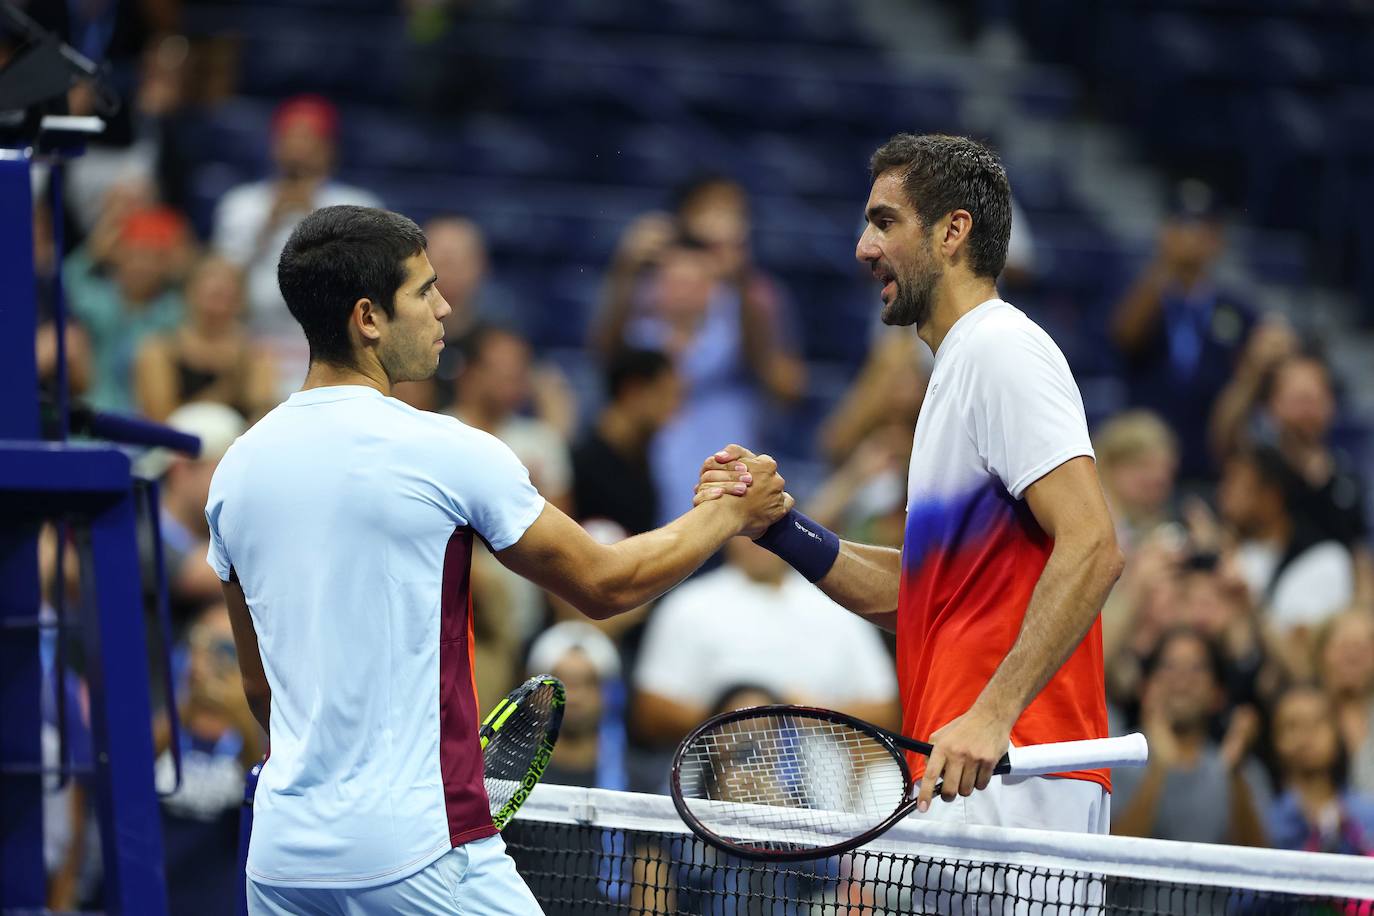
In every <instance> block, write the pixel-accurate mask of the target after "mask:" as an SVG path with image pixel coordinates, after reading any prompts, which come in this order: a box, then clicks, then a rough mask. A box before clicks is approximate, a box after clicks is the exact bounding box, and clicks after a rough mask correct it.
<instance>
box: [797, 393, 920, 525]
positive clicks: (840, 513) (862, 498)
mask: <svg viewBox="0 0 1374 916" xmlns="http://www.w3.org/2000/svg"><path fill="white" fill-rule="evenodd" d="M911 446H912V427H911V426H909V425H907V423H906V422H904V421H902V420H897V421H895V422H892V423H889V424H887V425H884V426H876V427H874V428H873V429H872V430H871V431H870V432H869V433H868V435H867V437H866V438H864V439H862V440H860V442H859V443H858V445H857V446H855V448H854V450H853V451H852V452H851V453H850V454H849V456H848V458H847V459H846V460H845V461H844V463H843V464H841V465H840V467H839V468H838V469H837V470H836V471H835V472H834V473H833V474H831V475H830V476H829V477H828V478H826V480H825V482H824V483H822V484H821V486H820V487H819V488H818V489H817V490H816V492H815V493H814V494H813V495H812V497H811V499H810V500H809V501H808V503H807V507H806V511H807V513H808V514H809V515H810V516H811V518H813V519H815V520H816V521H817V522H818V523H819V524H821V525H824V526H825V527H827V528H829V529H831V530H832V531H836V532H838V533H839V534H840V535H841V537H844V538H845V539H847V540H854V541H859V542H861V543H864V544H881V545H883V546H886V547H901V546H902V539H903V538H904V537H905V536H906V483H907V480H906V477H907V468H908V467H909V466H910V464H911Z"/></svg>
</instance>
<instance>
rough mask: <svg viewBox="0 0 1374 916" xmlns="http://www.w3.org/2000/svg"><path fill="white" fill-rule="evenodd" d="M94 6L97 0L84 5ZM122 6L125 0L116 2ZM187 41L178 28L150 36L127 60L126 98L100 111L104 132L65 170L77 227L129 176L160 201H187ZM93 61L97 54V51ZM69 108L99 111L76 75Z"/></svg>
mask: <svg viewBox="0 0 1374 916" xmlns="http://www.w3.org/2000/svg"><path fill="white" fill-rule="evenodd" d="M90 5H98V4H90ZM120 5H124V4H120ZM190 54H191V45H190V42H189V41H187V39H186V37H185V36H183V35H175V34H161V35H156V36H155V37H152V38H150V39H149V40H148V41H147V43H146V44H144V45H143V47H142V50H141V51H140V52H139V53H138V59H137V62H135V61H133V60H130V61H129V63H128V70H129V76H128V79H129V81H130V83H136V85H133V86H132V88H131V90H130V92H129V98H128V100H127V101H126V102H125V103H124V104H123V106H122V108H121V109H120V110H119V111H118V112H117V113H116V114H115V115H114V116H113V118H108V117H107V118H106V129H105V131H104V133H103V134H102V135H101V136H100V137H98V138H96V139H95V140H94V141H93V142H92V143H91V145H90V146H89V148H88V149H87V151H86V153H85V154H84V155H82V156H80V157H78V158H76V159H74V160H72V161H71V162H70V163H69V164H68V165H67V169H66V177H67V187H66V195H67V197H66V199H67V201H68V206H69V208H70V210H71V212H72V215H73V216H74V217H75V220H76V226H75V227H74V228H76V229H77V230H78V231H79V232H81V233H86V232H90V231H91V229H92V228H93V227H94V226H95V223H96V222H97V220H98V219H99V217H100V212H101V211H100V207H101V201H103V200H104V198H105V196H106V194H107V193H108V192H109V191H110V189H111V188H112V187H113V186H114V185H116V184H120V183H124V182H129V181H139V182H148V183H150V184H152V185H154V186H155V187H156V190H157V197H158V199H159V200H160V201H161V202H162V203H165V204H167V205H169V206H172V207H175V208H177V209H179V210H181V209H185V208H186V207H187V206H188V205H189V204H190V203H191V187H190V185H191V171H192V168H193V167H194V166H195V164H196V163H195V162H194V160H193V158H192V154H191V151H190V150H189V149H188V146H189V143H188V141H189V140H190V137H189V136H188V133H187V132H188V126H189V125H188V120H187V119H186V118H184V117H183V116H182V115H181V111H182V107H183V103H184V100H185V96H186V91H185V90H186V77H187V71H188V69H189V68H188V64H189V61H190ZM95 59H96V60H99V59H100V58H99V57H96V58H95ZM68 98H69V102H70V104H69V107H70V109H71V113H72V114H86V115H90V114H97V113H98V112H97V111H96V108H95V92H94V89H93V87H92V86H91V84H90V83H89V82H86V81H82V82H80V83H78V84H77V86H76V87H75V88H74V90H73V91H72V92H71V93H69V95H68Z"/></svg>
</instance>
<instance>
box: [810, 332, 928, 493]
mask: <svg viewBox="0 0 1374 916" xmlns="http://www.w3.org/2000/svg"><path fill="white" fill-rule="evenodd" d="M929 381H930V351H929V349H928V348H927V347H925V345H924V344H922V343H921V340H920V338H918V337H917V336H916V335H915V334H913V333H911V329H910V328H885V329H884V330H883V332H882V334H881V335H880V336H879V337H878V338H877V339H876V341H875V342H874V344H873V347H872V349H870V350H869V353H868V358H867V359H866V360H865V361H864V365H863V368H861V369H860V370H859V374H858V376H857V377H856V378H855V379H854V382H853V384H851V385H850V386H849V389H848V390H847V391H846V392H845V393H844V396H843V397H842V398H841V399H840V401H839V403H838V404H836V405H835V408H834V409H833V410H831V411H830V416H828V417H826V420H825V423H824V425H823V426H822V427H821V434H820V445H821V451H822V452H823V453H824V455H825V457H826V459H827V460H828V461H829V462H830V463H831V464H832V465H834V466H836V467H838V466H839V465H841V464H843V463H845V462H846V461H848V460H849V458H850V456H852V455H853V454H854V452H855V451H857V450H858V448H859V444H860V443H861V442H863V441H864V440H866V439H868V438H869V436H870V435H871V434H872V433H873V432H874V430H877V429H879V428H880V427H886V426H894V427H901V428H904V429H905V430H906V432H907V438H911V436H912V434H913V433H914V432H915V429H916V418H917V416H919V415H920V412H921V402H922V401H923V400H924V399H925V392H926V384H927V383H928V382H929Z"/></svg>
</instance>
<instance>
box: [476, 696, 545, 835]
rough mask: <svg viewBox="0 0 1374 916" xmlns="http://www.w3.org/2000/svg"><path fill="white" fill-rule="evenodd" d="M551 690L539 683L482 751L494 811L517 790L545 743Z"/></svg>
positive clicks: (488, 791) (484, 771) (484, 770)
mask: <svg viewBox="0 0 1374 916" xmlns="http://www.w3.org/2000/svg"><path fill="white" fill-rule="evenodd" d="M553 709H554V689H553V687H552V686H549V685H540V686H539V687H537V688H535V690H534V691H533V692H531V693H530V694H529V695H528V696H526V697H525V698H524V699H523V700H520V701H519V703H518V705H517V706H516V707H515V710H514V711H513V712H512V713H511V714H510V716H509V718H507V719H506V720H505V721H504V722H502V723H501V725H500V727H499V728H497V730H496V732H495V734H493V735H492V736H491V738H490V740H488V741H487V747H486V750H485V751H484V752H483V782H484V783H485V784H486V789H487V797H488V798H489V799H490V801H491V808H492V810H493V811H496V810H498V809H500V807H501V806H502V805H504V804H505V803H506V802H507V801H509V800H510V799H511V798H512V797H513V796H514V795H515V793H516V792H517V791H518V790H519V788H520V784H521V782H522V780H524V778H525V776H526V774H527V773H528V772H529V769H530V763H531V761H532V760H533V759H534V757H535V754H536V753H537V752H538V749H539V747H540V746H541V745H542V744H543V743H544V738H545V736H546V735H547V734H548V728H549V722H550V721H551V720H552V718H553Z"/></svg>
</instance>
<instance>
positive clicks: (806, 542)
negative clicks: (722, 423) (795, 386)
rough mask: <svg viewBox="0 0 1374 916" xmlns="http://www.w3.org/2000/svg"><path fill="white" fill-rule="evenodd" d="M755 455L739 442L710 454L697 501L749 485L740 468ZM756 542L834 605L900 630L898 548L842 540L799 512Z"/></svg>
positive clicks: (704, 501) (710, 499) (701, 502)
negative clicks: (807, 581)
mask: <svg viewBox="0 0 1374 916" xmlns="http://www.w3.org/2000/svg"><path fill="white" fill-rule="evenodd" d="M751 458H753V452H750V451H749V450H748V449H746V448H744V447H743V446H740V445H727V446H726V447H725V448H723V449H721V450H720V451H719V452H716V453H715V454H714V455H712V456H711V457H709V458H707V459H706V461H705V462H704V463H703V464H702V468H701V479H700V482H699V483H698V485H697V492H696V496H695V504H696V505H698V506H702V505H710V504H711V503H712V502H714V501H717V500H719V499H720V497H721V496H722V495H732V494H729V493H728V492H727V491H728V488H730V487H732V486H734V485H735V483H736V482H737V481H741V480H743V481H745V482H746V483H748V482H749V480H750V477H749V475H748V472H747V471H745V472H741V471H740V466H741V464H742V463H743V462H746V461H748V460H749V459H751ZM731 501H733V500H725V502H731ZM808 532H809V534H808ZM757 543H758V544H759V545H760V546H761V547H766V548H767V549H769V550H771V551H773V552H774V553H776V554H777V555H778V556H780V557H782V558H783V559H784V560H787V561H788V562H789V563H791V564H792V566H793V567H794V568H796V570H797V571H798V572H800V573H801V574H802V575H804V576H806V577H807V578H808V579H810V580H811V582H812V584H814V585H815V586H816V587H817V588H819V589H820V590H821V591H822V592H824V593H825V594H826V595H827V596H829V598H830V599H831V600H832V601H834V602H835V603H836V604H838V605H840V606H841V607H843V608H845V609H847V610H850V611H853V612H854V613H855V614H858V615H859V616H860V617H863V618H865V619H867V620H868V621H869V622H870V623H873V624H875V625H877V626H880V627H882V628H883V629H884V630H888V631H889V632H894V633H895V632H896V630H897V592H898V589H899V587H900V585H901V581H902V552H901V551H900V550H897V549H895V548H892V547H877V546H874V545H872V544H858V543H855V542H854V541H845V540H841V539H840V538H838V537H836V536H835V535H834V534H832V533H831V532H830V531H827V530H826V529H825V528H824V527H823V526H821V525H819V524H816V523H815V522H813V521H812V520H811V519H808V518H807V517H806V516H804V515H802V514H801V513H799V512H796V511H795V510H794V511H792V512H789V513H788V515H787V517H786V518H784V519H783V520H782V521H780V522H778V523H777V524H776V525H773V526H772V527H770V529H769V530H768V531H767V532H764V533H763V535H762V536H761V537H760V538H758V540H757Z"/></svg>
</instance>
